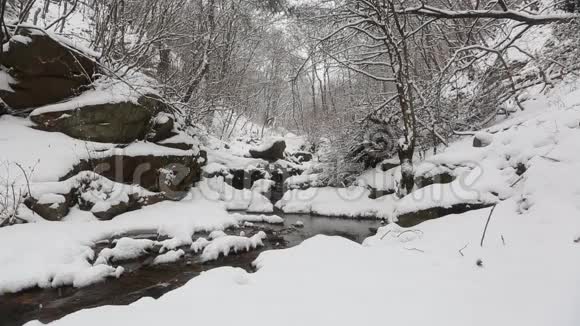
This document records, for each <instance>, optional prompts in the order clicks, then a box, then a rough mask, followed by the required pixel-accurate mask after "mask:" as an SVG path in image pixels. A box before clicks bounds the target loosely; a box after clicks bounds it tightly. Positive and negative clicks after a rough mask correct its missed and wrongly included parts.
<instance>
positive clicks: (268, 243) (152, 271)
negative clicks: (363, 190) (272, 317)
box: [0, 215, 381, 326]
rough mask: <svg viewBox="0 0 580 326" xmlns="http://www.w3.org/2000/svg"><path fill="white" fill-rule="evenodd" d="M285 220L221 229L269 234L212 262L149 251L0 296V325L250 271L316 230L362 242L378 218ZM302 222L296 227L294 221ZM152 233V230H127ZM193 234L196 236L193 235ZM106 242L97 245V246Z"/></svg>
mask: <svg viewBox="0 0 580 326" xmlns="http://www.w3.org/2000/svg"><path fill="white" fill-rule="evenodd" d="M282 217H284V220H285V222H284V225H269V224H261V223H256V224H255V226H253V227H249V228H248V227H245V228H240V229H231V230H226V233H228V234H239V232H240V231H244V232H245V233H246V234H247V235H251V234H253V233H255V232H257V231H258V230H260V229H262V230H264V231H265V232H266V233H267V235H268V238H267V239H266V240H265V241H264V247H262V248H260V249H259V250H255V251H252V252H248V253H242V254H237V255H230V256H228V257H221V258H220V259H219V260H217V261H213V262H207V263H203V264H202V263H201V262H200V260H199V255H195V254H193V253H191V252H189V251H188V250H185V251H186V252H187V254H186V256H185V257H184V258H183V259H182V260H180V261H179V262H176V263H172V264H167V265H152V264H151V262H152V261H153V258H154V255H151V256H148V257H143V258H141V259H139V260H135V261H131V262H126V263H121V265H122V266H123V267H124V268H125V273H123V275H122V276H121V277H120V278H119V279H108V280H107V281H105V282H103V283H99V284H95V285H91V286H88V287H85V288H81V289H76V288H73V287H63V288H59V289H31V290H27V291H23V292H20V293H17V294H10V295H4V296H0V325H1V326H13V325H14V326H20V325H22V324H24V323H26V322H28V321H31V320H40V321H41V322H44V323H47V322H50V321H54V320H57V319H59V318H62V317H63V316H65V315H68V314H70V313H73V312H75V311H78V310H82V309H86V308H92V307H98V306H103V305H127V304H130V303H132V302H135V301H137V300H138V299H140V298H143V297H153V298H159V297H160V296H162V295H163V294H165V293H167V292H169V291H171V290H173V289H175V288H178V287H180V286H182V285H183V284H185V283H186V282H187V281H189V280H191V279H192V278H194V277H196V276H198V275H199V274H200V273H201V272H203V271H207V270H210V269H213V268H216V267H222V266H234V267H240V268H244V269H246V270H248V271H253V267H252V262H253V261H254V259H256V257H257V256H258V255H259V253H260V252H262V251H265V250H272V249H282V248H288V247H292V246H295V245H297V244H299V243H301V242H302V241H304V240H305V239H308V238H311V237H313V236H315V235H318V234H324V235H331V236H334V235H335V236H342V237H345V238H348V239H350V240H353V241H356V242H359V243H360V242H362V241H363V240H364V239H365V238H366V237H368V236H370V235H372V234H374V233H375V232H376V229H377V228H378V227H380V226H381V221H379V220H350V219H337V218H329V217H321V216H308V215H282ZM299 221H300V222H302V223H298V224H302V226H301V227H298V226H295V225H296V224H297V222H299ZM131 236H132V237H141V238H153V239H155V238H156V237H157V236H156V235H152V234H150V235H147V234H140V235H131ZM196 236H198V235H196ZM106 246H108V244H103V245H99V246H98V247H97V248H95V250H96V251H98V250H100V249H102V248H104V247H106Z"/></svg>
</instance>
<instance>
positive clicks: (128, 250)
mask: <svg viewBox="0 0 580 326" xmlns="http://www.w3.org/2000/svg"><path fill="white" fill-rule="evenodd" d="M156 244H157V242H156V241H153V240H149V239H132V238H122V239H119V240H118V241H117V242H116V243H115V247H114V248H112V249H111V248H105V249H103V250H101V252H100V253H99V256H98V257H97V260H96V261H95V265H99V264H108V263H109V262H115V261H121V260H130V259H135V258H139V257H141V256H143V255H145V254H147V253H148V251H149V250H151V249H152V248H153V247H154V246H155V245H156Z"/></svg>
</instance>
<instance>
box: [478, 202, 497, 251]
mask: <svg viewBox="0 0 580 326" xmlns="http://www.w3.org/2000/svg"><path fill="white" fill-rule="evenodd" d="M496 207H497V204H495V205H493V207H492V208H491V211H490V212H489V216H488V217H487V222H486V223H485V228H484V229H483V234H482V235H481V243H480V244H479V245H480V246H481V247H482V248H483V241H484V240H485V234H486V233H487V227H488V226H489V222H490V221H491V216H492V215H493V212H494V211H495V208H496Z"/></svg>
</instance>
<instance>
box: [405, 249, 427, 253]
mask: <svg viewBox="0 0 580 326" xmlns="http://www.w3.org/2000/svg"><path fill="white" fill-rule="evenodd" d="M405 249H407V250H409V251H418V252H421V253H425V251H423V250H421V249H418V248H405Z"/></svg>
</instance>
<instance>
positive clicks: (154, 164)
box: [64, 150, 207, 199]
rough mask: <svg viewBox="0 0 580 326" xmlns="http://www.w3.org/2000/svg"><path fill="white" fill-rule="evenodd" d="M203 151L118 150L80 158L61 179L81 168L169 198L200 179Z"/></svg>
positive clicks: (203, 161) (181, 194)
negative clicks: (125, 151) (167, 152)
mask: <svg viewBox="0 0 580 326" xmlns="http://www.w3.org/2000/svg"><path fill="white" fill-rule="evenodd" d="M206 159H207V158H206V153H205V152H204V151H200V152H199V154H197V155H192V154H191V152H186V151H183V154H177V153H172V154H158V155H153V154H151V155H145V154H144V155H134V154H132V153H126V154H123V153H122V150H120V151H118V153H111V154H110V155H109V154H104V155H101V156H100V157H95V158H91V159H88V160H81V162H80V163H79V164H77V165H76V166H75V167H74V168H73V170H72V171H71V172H69V173H68V174H67V175H66V176H65V177H64V179H67V178H69V177H70V176H72V175H75V174H77V173H79V172H81V171H93V172H95V173H97V174H99V175H102V176H104V177H105V178H107V179H109V180H112V181H114V182H118V183H123V184H129V185H140V186H141V187H143V188H145V189H147V190H149V191H152V192H163V193H165V194H166V196H167V198H169V199H180V198H182V197H183V196H185V194H186V192H187V191H188V190H189V188H191V186H192V185H193V184H194V183H195V182H198V181H199V180H200V179H201V168H202V166H203V165H204V164H205V161H206Z"/></svg>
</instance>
